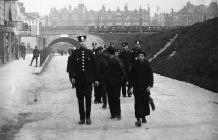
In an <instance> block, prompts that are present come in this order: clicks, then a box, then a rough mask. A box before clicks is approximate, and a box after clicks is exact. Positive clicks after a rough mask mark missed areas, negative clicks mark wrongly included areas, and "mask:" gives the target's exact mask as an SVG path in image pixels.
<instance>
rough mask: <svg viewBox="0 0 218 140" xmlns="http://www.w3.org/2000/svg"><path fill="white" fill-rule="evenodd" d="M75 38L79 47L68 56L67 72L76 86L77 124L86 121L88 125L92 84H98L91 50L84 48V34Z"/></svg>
mask: <svg viewBox="0 0 218 140" xmlns="http://www.w3.org/2000/svg"><path fill="white" fill-rule="evenodd" d="M77 38H78V41H79V42H80V48H79V49H76V50H75V51H73V53H72V54H71V56H70V57H69V61H68V65H69V74H70V77H71V78H72V79H71V82H72V84H74V85H75V87H76V95H77V98H78V104H79V114H80V121H79V124H84V123H85V122H86V124H87V125H90V124H91V119H90V114H91V98H92V84H93V83H95V85H96V86H97V85H98V81H97V74H96V60H95V56H94V54H93V52H92V50H89V49H87V48H86V36H78V37H77ZM84 99H85V103H84ZM84 104H85V105H84Z"/></svg>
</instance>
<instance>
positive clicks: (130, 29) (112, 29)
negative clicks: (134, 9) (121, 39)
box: [89, 26, 181, 33]
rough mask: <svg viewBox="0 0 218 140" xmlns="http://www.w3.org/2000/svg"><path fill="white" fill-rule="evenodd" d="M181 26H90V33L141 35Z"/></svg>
mask: <svg viewBox="0 0 218 140" xmlns="http://www.w3.org/2000/svg"><path fill="white" fill-rule="evenodd" d="M180 27H181V26H142V27H140V26H89V32H90V33H139V32H160V31H164V30H170V29H175V28H180Z"/></svg>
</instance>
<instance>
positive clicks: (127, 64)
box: [119, 42, 132, 97]
mask: <svg viewBox="0 0 218 140" xmlns="http://www.w3.org/2000/svg"><path fill="white" fill-rule="evenodd" d="M122 47H123V48H125V47H126V49H124V50H123V51H122V52H121V53H120V55H119V58H120V59H121V61H122V63H123V66H124V69H125V72H126V74H127V76H128V75H129V71H130V68H131V59H132V54H131V51H129V50H128V43H126V42H125V43H122ZM126 82H127V81H123V82H122V86H121V87H122V95H123V97H126ZM128 89H129V88H128ZM128 91H129V90H128ZM128 96H129V97H131V93H130V92H128Z"/></svg>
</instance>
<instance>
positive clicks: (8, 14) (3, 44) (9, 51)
mask: <svg viewBox="0 0 218 140" xmlns="http://www.w3.org/2000/svg"><path fill="white" fill-rule="evenodd" d="M40 25H41V24H40V16H39V14H38V13H27V12H25V7H24V5H23V3H21V2H19V1H18V0H10V1H7V0H4V1H0V64H4V63H7V62H8V61H10V60H13V59H17V58H18V57H19V45H20V43H21V42H24V43H25V45H26V46H27V45H28V46H31V45H32V47H34V45H36V44H37V40H38V39H37V38H38V36H39V35H40ZM38 42H40V41H38Z"/></svg>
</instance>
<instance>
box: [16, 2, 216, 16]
mask: <svg viewBox="0 0 218 140" xmlns="http://www.w3.org/2000/svg"><path fill="white" fill-rule="evenodd" d="M20 1H21V2H23V3H24V6H25V7H26V11H27V12H39V13H40V14H41V15H46V14H48V13H49V11H50V7H56V8H57V9H60V8H63V7H69V5H71V6H72V8H73V7H76V6H77V5H78V4H79V3H80V2H81V1H82V2H83V3H84V4H85V6H87V9H88V10H91V9H92V10H99V9H101V7H102V5H103V4H104V5H105V7H106V10H108V9H109V8H110V9H111V10H116V9H117V6H119V8H120V9H121V10H123V7H124V5H125V3H127V4H128V8H129V10H134V9H139V7H140V5H141V6H142V8H143V9H144V8H146V9H147V7H148V4H149V6H150V9H151V13H152V15H153V13H155V12H156V11H157V7H159V11H160V12H170V11H171V9H172V8H174V9H175V10H174V11H178V10H179V9H181V8H182V7H183V6H184V5H186V2H188V1H189V2H191V3H193V4H206V5H208V4H209V3H210V2H211V1H212V0H20ZM213 1H217V0H213Z"/></svg>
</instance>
